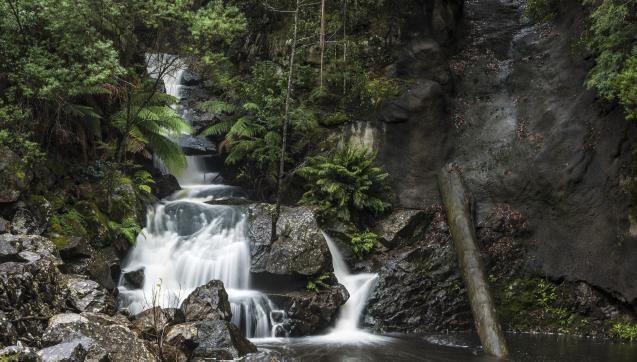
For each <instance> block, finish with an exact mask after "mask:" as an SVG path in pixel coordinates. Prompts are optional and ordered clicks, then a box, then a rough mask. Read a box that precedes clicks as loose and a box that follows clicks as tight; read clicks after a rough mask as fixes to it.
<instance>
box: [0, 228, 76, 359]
mask: <svg viewBox="0 0 637 362" xmlns="http://www.w3.org/2000/svg"><path fill="white" fill-rule="evenodd" d="M0 249H1V250H2V260H0V312H2V315H3V318H2V319H3V320H4V322H2V324H4V325H5V326H6V328H7V329H6V331H8V332H7V333H0V344H4V345H11V344H15V343H16V342H17V340H16V338H17V336H18V335H19V336H29V338H30V339H31V340H32V342H30V344H32V345H33V346H35V347H38V346H39V336H41V335H42V332H43V331H44V328H45V327H46V320H47V319H48V317H49V316H51V315H53V314H55V313H59V312H60V311H62V310H63V309H64V308H65V298H64V297H65V292H64V290H63V289H62V287H61V286H60V280H61V274H60V272H59V271H58V269H57V265H59V264H61V262H62V261H61V260H60V259H59V258H58V257H57V256H56V255H55V246H54V245H53V243H51V242H50V241H49V240H48V239H45V238H43V237H40V236H35V235H11V234H1V235H0ZM9 331H13V332H9Z"/></svg>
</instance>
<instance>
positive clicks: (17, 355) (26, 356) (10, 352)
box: [0, 342, 42, 362]
mask: <svg viewBox="0 0 637 362" xmlns="http://www.w3.org/2000/svg"><path fill="white" fill-rule="evenodd" d="M0 361H10V362H41V361H42V360H41V359H40V357H39V356H38V354H37V353H36V350H35V349H34V348H31V347H26V346H23V345H22V344H20V342H18V344H17V345H15V346H9V347H5V348H3V349H0Z"/></svg>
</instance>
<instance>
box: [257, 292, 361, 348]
mask: <svg viewBox="0 0 637 362" xmlns="http://www.w3.org/2000/svg"><path fill="white" fill-rule="evenodd" d="M269 297H270V299H272V301H273V302H274V303H276V305H278V306H279V307H281V308H282V309H283V310H284V311H285V318H284V320H283V327H284V328H285V330H286V332H287V333H289V335H290V336H291V337H301V336H309V335H313V334H317V333H320V332H324V331H325V330H326V329H327V328H328V327H330V326H331V325H332V324H333V322H334V320H335V318H336V316H337V314H338V310H339V308H340V306H341V305H343V304H345V302H346V301H347V299H349V293H348V292H347V289H345V287H344V286H342V285H341V284H335V285H333V286H330V287H329V288H327V289H321V290H319V291H318V292H315V291H309V290H298V291H292V292H287V293H277V294H270V295H269Z"/></svg>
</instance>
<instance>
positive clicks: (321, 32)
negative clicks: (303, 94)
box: [319, 0, 325, 90]
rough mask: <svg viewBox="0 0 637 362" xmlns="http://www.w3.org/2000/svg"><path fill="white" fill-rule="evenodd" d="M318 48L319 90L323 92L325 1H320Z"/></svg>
mask: <svg viewBox="0 0 637 362" xmlns="http://www.w3.org/2000/svg"><path fill="white" fill-rule="evenodd" d="M319 46H320V48H321V71H320V76H319V77H320V88H321V90H323V64H324V63H323V61H324V59H325V0H321V30H320V39H319Z"/></svg>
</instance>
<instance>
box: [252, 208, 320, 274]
mask: <svg viewBox="0 0 637 362" xmlns="http://www.w3.org/2000/svg"><path fill="white" fill-rule="evenodd" d="M272 208H273V206H272V205H268V204H252V205H250V206H249V210H248V214H249V216H248V230H249V236H250V251H251V254H252V265H251V267H250V271H252V272H253V273H263V272H267V273H271V274H279V275H304V276H309V275H315V274H318V273H320V272H325V271H332V256H331V254H330V251H329V248H328V247H327V243H326V241H325V237H324V236H323V234H322V232H321V230H320V229H319V227H318V224H317V223H316V219H315V217H314V214H313V213H312V211H311V210H310V209H309V208H307V207H287V206H283V207H281V216H280V218H279V221H278V223H277V235H278V238H277V239H276V240H274V241H272V237H271V235H272Z"/></svg>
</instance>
